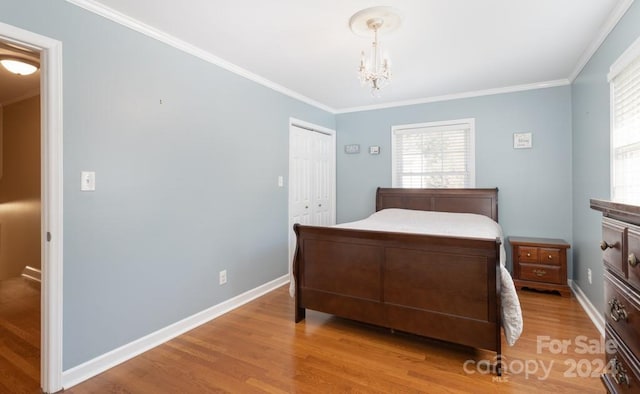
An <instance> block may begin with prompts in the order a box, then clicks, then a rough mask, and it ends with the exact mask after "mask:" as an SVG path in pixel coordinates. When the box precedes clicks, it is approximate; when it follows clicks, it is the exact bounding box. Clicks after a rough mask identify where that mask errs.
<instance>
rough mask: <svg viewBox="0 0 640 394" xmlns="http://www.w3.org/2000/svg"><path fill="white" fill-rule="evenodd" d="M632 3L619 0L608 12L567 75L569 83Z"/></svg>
mask: <svg viewBox="0 0 640 394" xmlns="http://www.w3.org/2000/svg"><path fill="white" fill-rule="evenodd" d="M632 4H633V0H621V1H620V3H618V6H617V7H616V8H614V10H613V11H612V12H611V14H609V18H607V20H606V22H605V23H604V25H602V27H601V28H600V32H599V34H598V36H597V37H596V38H595V40H593V42H592V43H591V45H589V46H588V47H587V49H586V50H585V51H584V52H583V53H582V56H580V59H579V60H578V63H577V64H576V67H575V68H574V70H573V72H572V73H571V74H570V75H569V81H570V82H571V83H573V81H575V79H576V78H577V77H578V75H579V74H580V72H582V69H583V68H584V66H586V65H587V63H588V62H589V60H591V57H592V56H593V55H595V53H596V51H597V50H598V48H600V45H602V43H603V42H604V40H605V39H606V38H607V37H608V36H609V33H611V31H612V30H613V28H614V27H616V25H617V24H618V22H620V19H622V17H623V16H624V14H625V13H626V12H627V10H628V9H629V7H631V5H632Z"/></svg>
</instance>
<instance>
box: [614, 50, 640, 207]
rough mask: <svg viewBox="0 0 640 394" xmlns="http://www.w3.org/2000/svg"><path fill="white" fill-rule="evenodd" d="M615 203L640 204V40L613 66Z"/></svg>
mask: <svg viewBox="0 0 640 394" xmlns="http://www.w3.org/2000/svg"><path fill="white" fill-rule="evenodd" d="M608 78H609V82H610V83H611V199H612V200H614V201H619V202H624V203H629V204H640V39H638V40H636V42H635V43H634V44H633V45H632V46H631V47H630V48H629V49H628V50H627V51H626V52H625V53H623V54H622V56H620V58H619V59H618V60H617V61H616V62H615V63H614V64H613V65H612V66H611V70H610V73H609V76H608Z"/></svg>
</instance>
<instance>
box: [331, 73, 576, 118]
mask: <svg viewBox="0 0 640 394" xmlns="http://www.w3.org/2000/svg"><path fill="white" fill-rule="evenodd" d="M569 84H571V82H570V81H569V80H568V79H557V80H554V81H546V82H536V83H530V84H526V85H514V86H507V87H503V88H494V89H485V90H476V91H471V92H464V93H456V94H447V95H443V96H433V97H426V98H420V99H415V100H403V101H394V102H390V103H384V104H375V105H367V106H362V107H352V108H344V109H340V110H337V111H336V112H335V113H336V114H344V113H350V112H360V111H371V110H376V109H385V108H393V107H404V106H407V105H416V104H428V103H435V102H439V101H449V100H458V99H465V98H472V97H480V96H491V95H494V94H504V93H515V92H522V91H525V90H535V89H544V88H553V87H557V86H566V85H569Z"/></svg>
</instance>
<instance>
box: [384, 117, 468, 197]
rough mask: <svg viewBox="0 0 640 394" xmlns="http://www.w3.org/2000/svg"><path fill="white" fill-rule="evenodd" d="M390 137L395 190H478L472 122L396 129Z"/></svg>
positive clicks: (466, 120)
mask: <svg viewBox="0 0 640 394" xmlns="http://www.w3.org/2000/svg"><path fill="white" fill-rule="evenodd" d="M391 133H392V137H391V145H392V147H391V150H392V152H391V156H392V158H391V160H392V184H393V187H402V188H464V187H474V186H475V143H474V120H473V119H463V120H455V121H447V122H437V123H424V124H417V125H404V126H394V127H393V128H392V131H391Z"/></svg>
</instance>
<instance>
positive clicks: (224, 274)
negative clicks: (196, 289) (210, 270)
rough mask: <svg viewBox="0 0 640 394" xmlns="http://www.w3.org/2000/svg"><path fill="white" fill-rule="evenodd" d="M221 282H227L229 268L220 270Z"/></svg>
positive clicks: (219, 277) (222, 283)
mask: <svg viewBox="0 0 640 394" xmlns="http://www.w3.org/2000/svg"><path fill="white" fill-rule="evenodd" d="M218 279H219V282H220V284H221V285H224V284H225V283H227V270H222V271H220V275H219V276H218Z"/></svg>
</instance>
